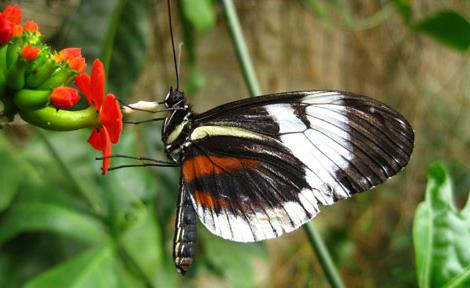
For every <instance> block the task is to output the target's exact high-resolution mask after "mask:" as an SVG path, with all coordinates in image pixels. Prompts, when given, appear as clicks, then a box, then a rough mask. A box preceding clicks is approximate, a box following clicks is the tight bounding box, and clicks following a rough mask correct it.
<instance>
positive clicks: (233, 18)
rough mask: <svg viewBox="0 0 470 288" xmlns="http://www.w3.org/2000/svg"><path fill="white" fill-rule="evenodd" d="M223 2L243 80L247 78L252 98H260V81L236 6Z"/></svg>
mask: <svg viewBox="0 0 470 288" xmlns="http://www.w3.org/2000/svg"><path fill="white" fill-rule="evenodd" d="M221 2H222V5H223V8H224V14H225V18H227V25H228V28H229V30H230V35H231V36H232V41H233V45H234V47H235V51H236V53H237V57H238V61H239V62H240V65H241V68H242V71H243V78H245V82H246V85H247V86H248V90H249V91H250V94H251V96H259V95H261V89H260V88H259V84H258V79H257V78H256V73H255V69H254V67H253V64H252V61H251V58H250V53H248V48H247V47H246V43H245V39H244V37H243V32H242V28H241V26H240V22H239V21H238V16H237V11H236V10H235V6H234V5H233V2H232V0H222V1H221Z"/></svg>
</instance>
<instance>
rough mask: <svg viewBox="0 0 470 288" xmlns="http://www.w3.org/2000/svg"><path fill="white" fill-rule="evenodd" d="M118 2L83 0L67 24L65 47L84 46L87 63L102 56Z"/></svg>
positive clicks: (83, 50)
mask: <svg viewBox="0 0 470 288" xmlns="http://www.w3.org/2000/svg"><path fill="white" fill-rule="evenodd" d="M118 2H119V0H102V1H93V0H82V1H81V3H80V7H79V8H78V10H77V11H76V12H75V13H74V14H73V15H72V16H71V17H70V20H69V21H68V22H67V23H66V24H65V28H64V29H63V36H62V37H63V38H64V40H65V41H64V42H63V44H64V45H63V47H80V48H82V54H83V55H84V56H85V57H86V59H87V63H91V61H93V59H95V58H98V57H101V55H102V53H103V47H104V42H105V35H106V33H107V31H108V28H109V24H110V23H111V18H112V16H113V12H114V8H115V7H116V6H117V5H118ZM59 38H60V37H59ZM88 66H90V67H91V65H88Z"/></svg>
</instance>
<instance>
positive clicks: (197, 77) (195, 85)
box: [186, 64, 206, 95]
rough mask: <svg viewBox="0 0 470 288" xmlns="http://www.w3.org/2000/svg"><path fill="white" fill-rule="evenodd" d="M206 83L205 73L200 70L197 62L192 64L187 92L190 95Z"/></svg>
mask: <svg viewBox="0 0 470 288" xmlns="http://www.w3.org/2000/svg"><path fill="white" fill-rule="evenodd" d="M204 85H206V79H205V77H204V74H202V72H201V71H199V69H198V68H197V67H196V65H195V64H193V65H190V68H189V76H188V84H187V85H186V93H188V95H192V94H194V93H196V92H197V91H199V90H200V89H201V88H202V87H204Z"/></svg>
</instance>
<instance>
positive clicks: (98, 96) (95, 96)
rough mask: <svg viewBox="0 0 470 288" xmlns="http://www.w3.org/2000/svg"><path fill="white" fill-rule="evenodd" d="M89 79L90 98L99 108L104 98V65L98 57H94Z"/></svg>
mask: <svg viewBox="0 0 470 288" xmlns="http://www.w3.org/2000/svg"><path fill="white" fill-rule="evenodd" d="M90 79H91V80H90V92H91V93H90V94H91V100H92V101H93V102H94V103H95V106H96V108H97V109H98V110H99V109H100V108H101V104H102V103H103V99H104V81H105V72H104V65H103V63H102V62H101V61H100V60H99V59H96V60H95V61H94V62H93V66H92V67H91V76H90Z"/></svg>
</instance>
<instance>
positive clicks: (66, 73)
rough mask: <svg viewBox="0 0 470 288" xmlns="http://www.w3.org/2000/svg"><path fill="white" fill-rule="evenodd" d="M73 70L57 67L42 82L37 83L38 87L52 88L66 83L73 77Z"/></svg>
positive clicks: (43, 88) (42, 88)
mask: <svg viewBox="0 0 470 288" xmlns="http://www.w3.org/2000/svg"><path fill="white" fill-rule="evenodd" d="M73 75H74V72H73V70H71V69H68V68H66V67H59V68H58V69H56V70H55V71H54V72H53V73H52V75H51V76H50V77H49V79H47V80H46V81H45V82H44V83H42V84H41V85H39V87H38V89H41V90H46V89H54V88H56V87H58V86H61V85H68V84H69V83H68V82H69V81H70V79H71V78H72V77H73Z"/></svg>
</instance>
